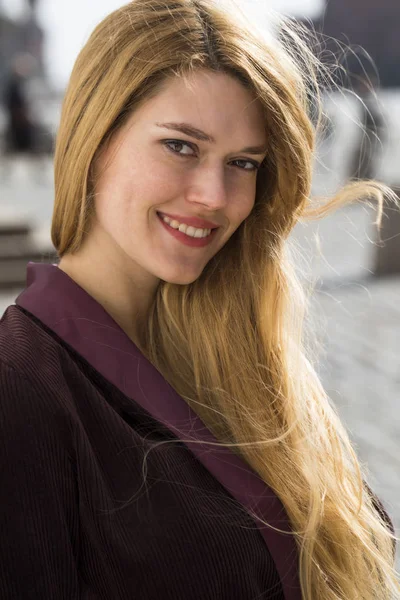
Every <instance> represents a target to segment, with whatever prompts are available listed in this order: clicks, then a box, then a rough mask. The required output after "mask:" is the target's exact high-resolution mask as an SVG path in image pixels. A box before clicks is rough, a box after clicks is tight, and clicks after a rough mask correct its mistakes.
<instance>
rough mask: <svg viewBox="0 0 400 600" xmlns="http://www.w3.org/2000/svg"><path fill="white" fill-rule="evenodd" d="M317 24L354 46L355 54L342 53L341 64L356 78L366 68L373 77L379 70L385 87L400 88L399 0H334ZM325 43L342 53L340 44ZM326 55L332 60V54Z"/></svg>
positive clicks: (323, 30) (315, 22) (326, 53)
mask: <svg viewBox="0 0 400 600" xmlns="http://www.w3.org/2000/svg"><path fill="white" fill-rule="evenodd" d="M305 23H306V24H307V22H306V21H305ZM313 25H314V27H315V29H316V30H317V31H319V32H322V33H323V34H325V35H326V36H329V37H333V38H335V39H337V40H339V41H340V42H341V43H342V44H343V46H350V48H351V49H352V52H348V51H346V53H342V56H341V62H342V64H343V65H344V66H346V68H347V70H348V71H350V72H351V73H353V74H354V75H355V79H357V77H358V76H361V75H362V72H363V69H365V70H366V72H367V74H368V76H371V77H373V75H374V72H375V70H377V71H378V73H379V79H380V84H381V86H382V87H385V88H388V87H400V69H399V64H400V35H399V32H400V2H399V0H379V2H378V1H377V0H331V1H329V2H326V8H325V10H324V12H323V15H322V16H321V17H320V18H319V19H317V20H314V21H313ZM325 43H326V49H327V50H333V51H334V52H335V54H336V55H338V54H339V55H340V54H341V53H340V51H339V48H338V46H337V45H335V44H334V43H333V44H330V43H329V40H326V41H325ZM353 53H354V54H353ZM366 53H368V54H369V55H370V57H371V58H368V56H367V54H366ZM323 55H324V56H325V57H326V58H327V59H328V60H329V58H328V57H329V52H324V53H323ZM371 59H372V60H373V62H374V63H375V66H373V65H372V63H371Z"/></svg>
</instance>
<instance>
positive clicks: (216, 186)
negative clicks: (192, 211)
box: [187, 166, 229, 211]
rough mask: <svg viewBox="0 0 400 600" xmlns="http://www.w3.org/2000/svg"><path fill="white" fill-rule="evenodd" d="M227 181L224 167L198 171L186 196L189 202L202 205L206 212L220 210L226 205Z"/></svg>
mask: <svg viewBox="0 0 400 600" xmlns="http://www.w3.org/2000/svg"><path fill="white" fill-rule="evenodd" d="M228 196H229V194H228V180H227V176H226V173H225V171H224V167H223V166H222V167H208V168H206V169H199V171H198V172H197V173H196V176H195V180H192V182H191V185H190V189H189V191H188V194H187V199H188V201H189V202H194V203H198V204H201V205H203V206H204V207H206V208H208V210H210V211H211V210H213V211H216V210H222V209H224V208H225V207H226V206H227V203H228Z"/></svg>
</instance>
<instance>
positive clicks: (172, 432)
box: [0, 0, 400, 600]
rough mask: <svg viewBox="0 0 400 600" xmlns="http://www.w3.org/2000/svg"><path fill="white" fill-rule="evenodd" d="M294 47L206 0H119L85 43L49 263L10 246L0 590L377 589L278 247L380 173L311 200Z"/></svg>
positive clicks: (374, 594) (360, 516) (351, 485)
mask: <svg viewBox="0 0 400 600" xmlns="http://www.w3.org/2000/svg"><path fill="white" fill-rule="evenodd" d="M288 31H289V30H288ZM293 44H295V46H294V45H293ZM294 48H297V51H296V52H293V50H294ZM295 55H297V56H299V57H300V58H302V60H300V61H295V60H294V58H291V57H292V56H295ZM299 64H302V65H303V67H302V69H304V70H301V69H300V66H299ZM304 65H308V67H307V71H306V67H305V66H304ZM316 66H317V65H316V62H313V59H312V56H311V55H310V53H309V52H308V50H307V49H306V47H305V45H304V44H303V43H302V42H301V41H300V40H299V39H298V38H297V36H296V35H293V36H292V42H290V44H289V43H287V44H286V49H285V46H284V45H282V47H278V46H277V44H276V42H273V43H270V42H268V41H267V40H266V39H264V37H263V36H262V34H260V33H254V32H253V30H252V28H251V27H249V26H248V25H247V24H246V22H245V19H244V18H241V17H240V13H239V10H236V11H230V10H228V8H227V7H225V8H221V7H220V6H218V3H217V2H215V1H214V2H212V1H211V0H174V1H172V0H170V1H162V0H134V1H133V2H131V3H129V4H128V5H126V6H125V7H123V8H121V9H119V10H117V11H116V12H114V13H113V14H111V15H110V16H108V17H107V18H106V19H105V20H104V21H103V22H102V23H101V24H100V25H99V26H98V27H97V28H96V30H95V31H94V32H93V34H92V36H91V37H90V39H89V41H88V42H87V44H86V46H85V47H84V48H83V50H82V52H81V54H80V56H79V57H78V59H77V62H76V64H75V67H74V70H73V73H72V76H71V81H70V84H69V88H68V91H67V94H66V98H65V102H64V106H63V111H62V117H61V124H60V128H59V132H58V138H57V147H56V157H55V186H56V199H55V209H54V216H53V225H52V236H53V243H54V245H55V247H56V249H57V252H58V255H59V257H60V262H59V264H58V265H32V264H31V265H29V268H28V285H27V289H26V290H25V291H24V292H23V293H22V294H21V295H20V296H19V298H18V299H17V306H15V307H14V306H13V307H9V308H8V310H7V312H6V314H5V317H4V319H3V321H2V324H1V329H0V335H1V345H0V347H1V365H2V366H1V375H0V377H1V390H2V396H3V398H2V403H1V405H2V409H3V414H4V417H5V418H3V422H4V423H5V425H4V431H3V432H2V439H3V443H5V456H6V461H5V465H4V473H5V475H4V483H3V485H2V490H3V496H4V499H3V506H6V510H3V513H2V521H1V531H2V555H1V561H0V564H1V565H2V569H3V572H2V575H3V577H2V578H1V581H2V583H1V585H2V598H3V597H4V598H7V599H8V598H16V597H18V598H28V597H29V598H41V599H43V598H57V599H58V598H68V599H71V598H104V599H111V598H112V599H113V600H114V599H124V600H125V599H128V598H135V599H136V598H141V599H155V598H157V599H160V598H163V599H164V598H165V599H168V598H171V599H172V598H174V599H180V598H182V599H188V598H190V599H196V598H199V599H200V598H201V599H202V600H204V599H206V598H207V599H229V600H232V599H238V600H239V599H240V600H245V599H249V600H250V598H252V599H253V598H275V599H279V598H285V599H286V600H287V599H291V600H295V599H300V598H305V599H307V600H311V599H312V600H315V599H317V598H318V599H320V598H323V599H324V600H331V599H338V598H340V599H346V600H348V599H353V598H363V599H366V598H368V599H372V598H374V599H376V598H382V599H383V598H385V599H388V598H393V597H400V596H399V590H400V588H399V584H398V581H397V579H396V576H395V572H394V567H393V562H394V561H393V542H394V540H395V537H394V535H393V533H391V524H390V521H389V519H388V517H387V516H386V514H385V512H384V510H383V508H382V506H381V505H380V503H379V501H378V500H377V499H375V498H374V496H373V494H372V492H371V491H370V489H369V488H368V486H367V485H366V484H365V485H364V484H363V479H362V474H361V470H360V465H359V463H358V460H357V458H356V456H355V454H354V451H353V449H352V447H351V445H350V442H349V440H348V437H347V434H346V432H345V430H344V428H343V427H342V425H341V423H340V421H339V419H338V417H337V416H336V413H335V412H334V410H333V409H332V408H331V407H330V404H329V401H328V399H327V397H326V395H325V392H324V390H323V389H322V387H321V385H320V382H319V380H318V378H317V375H316V373H315V371H314V369H313V366H312V364H311V361H310V359H309V357H308V356H307V354H306V350H305V348H304V347H303V345H302V342H301V340H302V317H303V313H304V310H305V302H304V296H303V294H302V292H301V288H300V286H299V284H298V281H297V279H296V277H295V273H294V269H293V267H292V266H291V263H290V259H289V256H288V253H287V249H286V239H287V237H288V235H289V233H290V231H291V230H292V228H293V227H294V225H295V224H296V223H297V222H298V221H299V219H301V218H305V217H306V216H309V217H315V216H322V215H323V214H326V213H327V212H329V211H330V210H332V209H333V208H335V207H336V206H339V205H341V204H343V203H345V202H347V201H351V200H354V199H357V198H359V197H361V196H363V197H366V196H369V197H372V198H374V199H376V200H377V202H378V206H379V207H380V208H382V203H383V196H384V193H385V192H387V193H389V190H386V188H384V187H383V186H380V185H379V184H377V183H372V182H371V183H369V184H354V183H353V184H352V185H351V186H350V187H348V188H346V189H345V190H343V191H342V192H341V193H340V194H339V195H338V196H337V197H335V198H334V199H333V200H332V201H331V202H329V203H328V204H326V205H325V206H320V207H312V206H311V205H310V202H309V194H310V183H311V168H312V158H313V151H314V139H315V132H314V129H313V126H312V124H311V120H310V118H309V114H308V110H307V109H308V100H309V92H308V91H309V90H310V85H311V86H313V84H314V83H315V81H316V79H315V67H316ZM316 102H318V96H316ZM313 110H315V106H313ZM294 374H295V377H294V376H293V375H294Z"/></svg>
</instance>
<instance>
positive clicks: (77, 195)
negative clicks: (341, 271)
mask: <svg viewBox="0 0 400 600" xmlns="http://www.w3.org/2000/svg"><path fill="white" fill-rule="evenodd" d="M282 31H283V32H285V33H286V42H284V41H282V40H281V41H280V43H278V41H277V40H275V41H273V42H272V43H271V42H269V41H268V40H267V39H266V38H265V37H264V36H263V35H262V34H261V33H260V32H256V31H254V29H253V28H252V27H250V26H248V24H246V22H245V20H244V19H243V18H242V17H241V16H240V15H239V10H237V11H236V12H235V11H229V10H228V8H227V6H225V8H224V7H221V4H220V3H218V2H217V0H164V1H163V0H136V1H133V2H130V3H129V4H127V5H126V6H124V7H122V8H120V9H119V10H117V11H115V12H113V13H112V14H111V15H109V16H108V17H107V18H106V19H105V20H104V21H103V22H102V23H100V25H98V27H97V28H96V29H95V31H94V32H93V34H92V35H91V37H90V39H89V41H88V42H87V44H86V46H85V47H84V48H83V50H82V51H81V53H80V55H79V57H78V59H77V61H76V64H75V67H74V70H73V73H72V76H71V80H70V84H69V88H68V90H67V94H66V97H65V101H64V105H63V110H62V117H61V124H60V128H59V131H58V137H57V145H56V155H55V186H56V197H55V208H54V216H53V224H52V239H53V243H54V245H55V247H56V249H57V251H58V254H59V256H60V257H61V256H63V255H65V254H67V253H73V252H76V251H78V250H79V248H80V246H81V243H82V240H83V239H84V236H85V235H87V233H88V232H89V231H90V222H91V216H92V212H93V206H94V202H93V198H94V188H93V181H92V167H93V164H94V162H95V159H96V156H98V153H99V151H100V150H101V148H103V147H104V145H105V144H106V143H107V141H108V140H109V139H110V138H111V136H112V135H113V134H114V133H115V131H117V129H118V128H119V127H121V126H122V125H123V124H124V123H125V121H126V118H127V117H128V115H130V114H131V112H132V111H134V110H135V108H137V107H138V106H139V105H140V104H141V103H142V102H146V101H147V100H148V99H149V98H151V97H152V96H154V95H156V94H157V93H159V91H160V89H161V88H162V86H163V84H164V83H165V82H166V81H167V79H168V78H169V77H185V76H187V75H189V74H191V73H193V72H194V71H195V70H197V69H200V68H206V69H210V70H212V71H219V72H224V73H227V74H230V75H232V76H233V77H235V78H236V79H238V80H239V81H240V82H241V83H242V84H243V85H245V86H246V87H247V88H248V89H250V90H252V91H253V92H254V94H255V97H256V98H257V99H258V100H259V101H260V102H261V104H262V106H263V107H264V109H265V122H266V127H267V130H268V140H269V150H268V154H267V158H266V160H265V161H264V164H263V165H262V168H261V170H260V171H259V173H258V179H257V190H256V199H255V205H254V209H253V211H252V213H251V214H250V216H249V217H248V218H247V219H246V220H245V221H244V222H243V223H242V225H241V226H240V227H239V228H238V230H237V231H236V232H235V233H234V234H233V236H232V237H231V239H230V240H229V241H228V242H227V244H226V245H225V246H224V247H223V248H222V249H221V250H220V251H219V252H218V253H217V254H216V255H215V256H214V257H213V258H212V260H210V262H209V263H208V264H207V266H206V268H205V269H204V271H203V273H202V274H201V276H200V277H199V278H198V279H197V280H196V281H195V282H194V283H192V284H190V285H177V284H171V283H166V282H160V285H159V288H158V291H157V295H156V298H155V301H154V304H153V305H152V307H151V311H150V314H149V318H148V322H147V324H146V330H145V332H144V337H143V340H141V342H140V347H141V350H142V351H143V352H144V353H145V355H146V356H147V357H148V358H149V360H151V362H152V363H153V364H154V365H155V366H156V367H157V369H158V370H160V371H161V373H162V374H163V375H164V376H165V378H166V380H167V381H168V382H169V383H170V384H171V385H172V386H173V387H174V388H175V389H176V390H177V392H178V393H179V394H180V395H181V396H182V398H184V399H185V400H186V402H187V403H188V404H189V405H190V406H191V407H192V408H193V409H194V410H195V412H196V413H197V414H198V415H199V416H200V417H201V419H202V420H203V421H204V422H205V423H206V425H208V427H209V428H210V430H211V431H212V432H213V433H214V435H215V436H216V437H217V439H218V440H219V442H220V443H222V444H223V445H226V446H229V447H230V448H231V449H232V450H233V451H234V452H236V453H238V454H239V455H240V456H241V457H242V458H243V459H244V460H245V461H246V462H247V463H248V464H249V465H250V466H251V467H252V468H253V469H254V471H255V472H256V473H258V475H259V476H260V477H261V478H262V479H263V480H264V481H265V482H266V483H267V484H268V485H269V486H270V487H271V488H272V489H273V490H274V491H275V492H276V494H277V495H278V496H279V498H280V499H281V501H282V502H283V504H284V506H285V508H286V511H287V514H288V517H289V519H290V522H291V525H292V528H293V532H294V533H293V534H294V535H295V537H296V541H297V544H298V548H299V574H300V583H301V589H302V595H303V598H304V599H306V600H316V599H317V598H318V599H320V598H321V599H324V600H333V599H339V598H340V599H342V600H343V599H346V600H350V599H353V598H354V599H355V598H360V599H365V600H366V599H371V600H372V599H374V600H377V599H382V600H383V599H385V600H387V599H389V598H399V597H400V594H399V592H400V586H399V582H398V580H397V574H396V572H395V570H394V556H393V540H395V539H396V538H395V537H394V535H392V534H391V533H390V531H389V528H388V524H387V523H386V522H385V520H384V518H382V516H381V514H380V513H379V511H377V510H376V506H375V501H374V498H373V495H372V493H371V492H370V490H369V488H368V486H367V485H363V477H362V472H361V467H360V464H359V462H358V460H357V457H356V455H355V453H354V450H353V448H352V445H351V443H350V441H349V438H348V435H347V433H346V430H345V429H344V427H343V426H342V424H341V422H340V419H339V418H338V416H337V414H336V411H335V410H334V408H333V407H332V406H331V404H330V401H329V399H328V397H327V395H326V393H325V391H324V389H323V388H322V385H321V383H320V381H319V379H318V376H317V374H316V371H315V369H314V367H313V360H312V356H311V352H309V348H308V346H307V344H306V343H305V341H304V332H303V329H304V326H303V323H304V317H305V314H306V310H307V301H306V294H305V291H304V290H303V288H302V285H301V283H300V280H299V279H298V276H297V274H296V272H295V269H294V265H293V260H292V259H291V256H290V252H289V248H288V244H287V238H288V236H289V234H290V232H291V231H292V229H293V227H294V226H295V224H296V223H297V222H299V221H304V220H306V219H315V218H320V217H322V216H324V215H327V214H329V213H330V212H332V211H333V210H334V209H336V208H338V207H340V206H342V205H345V204H347V203H349V202H352V201H354V200H358V199H364V200H373V201H374V202H375V203H376V206H377V208H378V217H377V221H376V224H377V225H378V227H380V223H381V218H382V209H383V202H384V199H385V196H387V197H389V198H391V199H392V200H393V201H396V199H395V196H394V195H393V193H391V191H390V190H389V189H388V188H386V187H385V186H383V185H382V184H379V183H377V182H364V183H361V182H352V183H350V184H348V185H347V186H346V187H345V188H344V189H343V190H341V191H340V192H339V193H337V194H336V195H335V196H334V197H333V198H332V199H331V200H329V201H326V202H325V203H323V204H319V205H313V204H312V203H311V200H310V188H311V179H312V165H313V156H314V150H315V139H316V130H315V127H314V126H313V123H312V120H311V117H310V114H311V111H314V113H315V110H316V109H317V111H318V110H320V109H321V106H322V103H321V99H320V95H319V92H318V85H317V84H318V78H319V75H318V73H320V65H319V63H318V60H317V59H316V58H315V57H314V56H313V53H312V52H311V51H310V50H309V48H308V46H307V44H306V43H305V42H304V39H302V36H301V35H299V34H298V33H296V30H295V28H294V27H293V26H291V25H289V24H285V23H284V24H283V29H282ZM310 90H311V91H310ZM317 121H318V119H317ZM265 525H268V523H266V522H265Z"/></svg>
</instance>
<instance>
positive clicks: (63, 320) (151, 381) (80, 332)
mask: <svg viewBox="0 0 400 600" xmlns="http://www.w3.org/2000/svg"><path fill="white" fill-rule="evenodd" d="M16 304H17V305H18V306H21V307H22V308H24V309H26V310H27V311H28V312H30V313H31V314H32V315H34V316H35V317H37V318H38V319H39V320H40V321H41V322H42V323H44V324H45V325H46V326H47V327H49V328H50V329H51V330H52V331H54V333H56V334H57V335H58V336H59V337H60V338H61V339H63V340H64V341H65V342H67V343H68V344H69V345H70V346H71V347H72V348H74V350H76V351H77V352H78V353H79V354H80V355H81V356H82V357H84V358H85V359H86V360H87V361H88V362H89V363H90V364H91V365H92V366H93V367H94V368H95V369H96V370H97V371H98V372H99V373H101V374H102V375H103V376H104V377H105V378H106V379H108V380H109V381H110V382H111V383H113V384H114V385H115V386H116V387H117V388H118V389H120V390H121V391H122V392H123V393H124V394H125V396H127V397H129V398H131V399H133V400H134V401H135V402H136V403H137V404H139V405H140V406H141V407H142V408H144V409H145V410H147V412H148V413H150V414H151V415H152V416H153V417H154V418H155V419H157V420H158V421H160V422H161V423H163V424H164V425H165V426H166V427H168V428H169V429H170V430H171V431H172V432H173V433H174V434H175V435H176V436H177V437H178V438H180V439H182V440H186V439H192V440H197V441H205V442H215V441H217V440H216V438H215V437H214V436H213V435H212V433H211V432H210V431H209V430H208V429H207V428H206V427H205V425H204V423H203V422H202V421H201V420H200V418H199V417H198V416H197V415H196V413H195V412H194V411H193V410H192V409H191V408H190V407H189V405H188V404H187V403H186V402H185V401H184V400H183V399H182V398H181V397H180V396H179V395H178V394H177V393H176V392H175V390H174V389H173V388H172V387H171V386H170V385H169V384H168V383H167V382H166V381H165V379H164V378H163V376H162V375H161V374H160V373H159V372H158V371H157V369H155V367H154V366H153V365H152V364H151V363H150V362H149V361H148V360H147V359H146V358H145V357H144V356H143V354H142V353H141V352H140V351H139V349H138V348H137V346H135V344H134V343H133V342H132V341H131V340H130V338H129V337H128V336H127V335H126V334H125V333H124V331H123V330H122V329H121V328H120V327H119V326H118V325H117V323H116V322H115V321H114V320H113V319H112V318H111V316H110V315H109V314H108V313H107V312H106V311H105V310H104V309H103V307H102V306H101V305H100V304H99V303H98V302H97V301H96V300H94V298H92V297H91V296H90V295H89V294H88V293H87V292H85V291H84V290H83V289H82V288H81V287H80V286H79V285H78V284H77V283H75V282H74V281H73V280H72V279H71V278H70V277H69V276H68V275H67V274H66V273H64V272H63V271H61V269H59V268H58V267H57V266H56V265H50V264H36V263H29V265H28V271H27V287H26V289H25V290H24V291H23V292H22V293H21V294H20V295H19V296H18V298H17V300H16ZM185 444H186V446H187V447H188V448H190V450H191V451H192V453H193V454H194V455H195V456H196V458H197V459H198V460H199V461H200V462H201V463H202V464H203V465H204V466H205V467H206V468H207V469H208V471H209V472H210V473H212V475H213V476H214V477H215V478H216V479H217V480H218V481H219V482H220V483H221V484H222V485H223V486H224V487H225V488H226V489H227V490H228V492H229V493H230V494H231V495H232V496H233V497H234V498H236V499H237V500H238V501H239V502H240V503H241V504H242V505H243V506H244V507H247V508H248V509H250V508H251V509H252V510H253V511H254V512H256V513H257V514H259V515H261V516H262V517H263V518H264V519H265V520H267V521H268V522H269V523H270V524H271V525H272V526H274V527H278V528H280V529H283V530H284V531H287V532H290V525H289V521H288V518H287V515H286V512H285V509H284V507H283V505H282V503H281V501H280V500H279V499H278V497H277V496H276V495H275V493H274V492H273V491H272V490H271V489H270V488H269V487H268V486H267V485H266V484H265V483H264V482H263V481H262V480H261V479H260V477H259V476H258V475H257V474H256V473H255V472H254V471H253V470H252V469H251V468H250V467H249V466H248V465H247V463H245V461H243V460H242V459H241V458H240V457H239V456H237V455H236V454H234V453H233V452H231V451H230V450H229V449H228V448H216V447H213V446H206V445H204V446H203V445H202V444H198V443H193V444H192V443H190V442H185ZM256 523H257V525H258V527H259V529H260V532H261V534H262V536H263V538H264V540H265V542H266V544H267V546H268V549H269V551H270V553H271V556H272V558H273V559H274V562H275V565H276V568H277V570H278V573H279V576H280V579H281V583H282V587H283V590H284V594H285V600H301V592H300V585H299V579H298V552H297V547H296V543H295V540H294V537H293V535H288V534H282V533H278V532H276V531H274V530H273V529H270V528H269V527H263V526H262V525H260V524H259V523H258V521H256Z"/></svg>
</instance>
